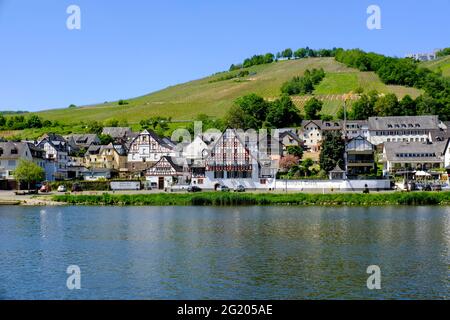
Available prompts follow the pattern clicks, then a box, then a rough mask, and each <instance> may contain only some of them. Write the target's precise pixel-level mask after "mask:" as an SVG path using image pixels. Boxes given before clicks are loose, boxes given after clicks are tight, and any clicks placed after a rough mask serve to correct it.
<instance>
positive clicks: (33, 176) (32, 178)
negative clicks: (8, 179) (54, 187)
mask: <svg viewBox="0 0 450 320" xmlns="http://www.w3.org/2000/svg"><path fill="white" fill-rule="evenodd" d="M14 178H15V179H16V180H17V181H18V182H19V186H20V182H26V183H27V184H28V190H30V185H31V183H32V182H40V181H42V180H44V178H45V171H44V169H42V168H41V167H40V166H38V165H37V164H35V163H34V162H32V161H29V160H25V159H20V160H19V164H18V165H17V167H16V170H15V171H14ZM19 189H20V187H19Z"/></svg>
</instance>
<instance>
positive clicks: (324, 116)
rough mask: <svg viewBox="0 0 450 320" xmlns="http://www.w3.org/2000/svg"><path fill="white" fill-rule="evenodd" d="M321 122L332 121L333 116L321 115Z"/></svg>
mask: <svg viewBox="0 0 450 320" xmlns="http://www.w3.org/2000/svg"><path fill="white" fill-rule="evenodd" d="M320 120H322V121H332V120H333V116H332V115H331V114H321V115H320Z"/></svg>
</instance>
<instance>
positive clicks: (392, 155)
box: [384, 140, 448, 161]
mask: <svg viewBox="0 0 450 320" xmlns="http://www.w3.org/2000/svg"><path fill="white" fill-rule="evenodd" d="M447 144H448V140H447V141H438V142H434V143H426V142H425V143H424V142H385V143H384V150H385V153H384V159H385V160H388V161H411V160H413V161H429V160H434V161H438V160H439V161H440V160H443V155H444V153H445V150H446V147H447ZM403 154H408V155H409V154H411V155H413V156H411V157H409V156H408V157H401V156H400V155H403ZM425 154H428V156H425ZM430 154H431V155H432V156H429V155H430Z"/></svg>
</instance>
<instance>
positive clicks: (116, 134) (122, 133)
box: [102, 127, 132, 139]
mask: <svg viewBox="0 0 450 320" xmlns="http://www.w3.org/2000/svg"><path fill="white" fill-rule="evenodd" d="M131 133H132V131H131V128H128V127H105V128H103V131H102V134H107V135H110V136H111V137H112V138H114V139H118V138H127V137H129V136H130V134H131Z"/></svg>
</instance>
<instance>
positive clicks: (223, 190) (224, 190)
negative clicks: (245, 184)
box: [220, 186, 230, 192]
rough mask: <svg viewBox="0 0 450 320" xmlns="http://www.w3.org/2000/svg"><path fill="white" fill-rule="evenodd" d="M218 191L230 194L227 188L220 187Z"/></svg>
mask: <svg viewBox="0 0 450 320" xmlns="http://www.w3.org/2000/svg"><path fill="white" fill-rule="evenodd" d="M220 191H222V192H230V188H228V187H227V186H220Z"/></svg>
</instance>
